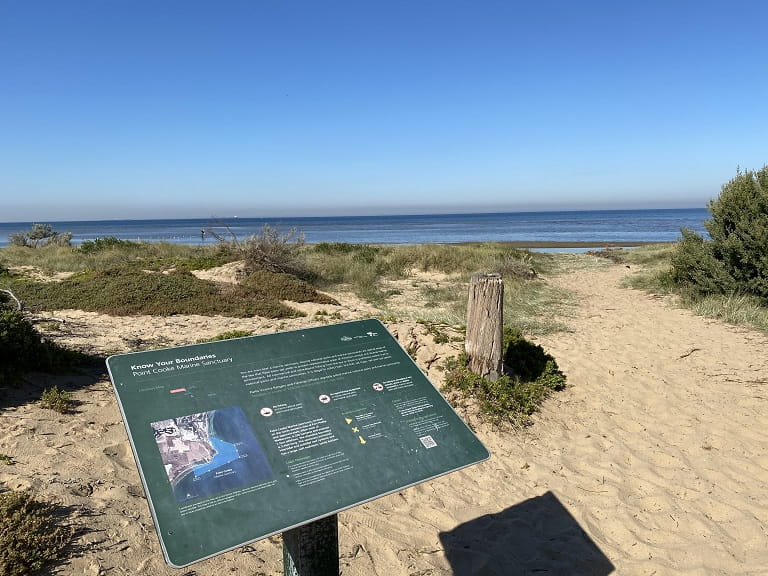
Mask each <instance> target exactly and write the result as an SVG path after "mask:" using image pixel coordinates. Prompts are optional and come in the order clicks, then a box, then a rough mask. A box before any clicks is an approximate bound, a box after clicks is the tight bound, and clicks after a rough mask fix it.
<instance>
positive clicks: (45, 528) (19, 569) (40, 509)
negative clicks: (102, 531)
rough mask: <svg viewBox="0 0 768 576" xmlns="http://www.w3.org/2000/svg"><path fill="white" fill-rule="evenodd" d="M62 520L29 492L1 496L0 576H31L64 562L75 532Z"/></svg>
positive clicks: (49, 506)
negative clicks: (54, 564) (56, 563)
mask: <svg viewBox="0 0 768 576" xmlns="http://www.w3.org/2000/svg"><path fill="white" fill-rule="evenodd" d="M60 516H61V513H60V511H59V508H58V507H57V506H56V505H54V504H50V503H45V502H40V501H37V500H35V499H34V498H33V497H32V496H31V495H30V494H28V493H26V492H13V491H8V492H0V574H3V576H30V575H34V574H38V573H40V572H41V571H42V570H43V569H44V568H48V567H50V565H51V564H53V563H55V562H57V561H60V560H63V559H64V558H65V556H66V549H67V546H68V545H69V543H70V542H71V541H72V539H73V537H74V529H73V528H72V527H71V526H66V525H63V523H62V522H61V518H60Z"/></svg>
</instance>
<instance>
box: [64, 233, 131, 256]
mask: <svg viewBox="0 0 768 576" xmlns="http://www.w3.org/2000/svg"><path fill="white" fill-rule="evenodd" d="M140 246H141V245H140V244H138V243H136V242H131V241H130V240H120V239H119V238H115V237H114V236H106V237H104V238H96V239H95V240H85V241H83V242H82V244H80V246H79V247H78V249H77V250H78V251H79V252H81V253H83V254H96V253H97V252H104V251H105V250H114V249H115V248H123V249H138V248H140Z"/></svg>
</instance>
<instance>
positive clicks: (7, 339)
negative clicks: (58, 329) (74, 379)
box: [0, 310, 87, 387]
mask: <svg viewBox="0 0 768 576" xmlns="http://www.w3.org/2000/svg"><path fill="white" fill-rule="evenodd" d="M86 361H87V356H85V355H83V354H80V353H79V352H75V351H72V350H66V349H64V348H61V347H59V346H57V345H56V344H54V343H52V342H48V341H46V340H44V339H43V338H42V337H41V336H40V334H39V333H38V332H37V330H35V328H34V327H33V326H32V324H30V322H29V321H28V320H27V319H26V318H25V317H24V315H23V314H22V313H21V312H19V311H17V310H0V387H2V386H15V385H17V384H18V382H19V379H20V377H21V375H22V374H24V373H26V372H30V371H33V370H38V371H42V372H47V371H58V370H66V369H70V368H74V367H75V366H79V365H82V364H84V363H85V362H86Z"/></svg>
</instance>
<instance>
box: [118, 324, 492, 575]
mask: <svg viewBox="0 0 768 576" xmlns="http://www.w3.org/2000/svg"><path fill="white" fill-rule="evenodd" d="M107 367H108V369H109V374H110V377H111V379H112V383H113V385H114V388H115V393H116V394H117V398H118V403H119V405H120V410H121V412H122V415H123V421H124V422H125V426H126V428H127V430H128V437H129V438H130V441H131V445H132V448H133V453H134V456H135V458H136V462H137V464H138V468H139V473H140V475H141V479H142V482H143V483H144V489H145V491H146V494H147V499H148V502H149V506H150V509H151V511H152V517H153V519H154V522H155V527H156V529H157V533H158V535H159V538H160V543H161V545H162V548H163V553H164V554H165V558H166V560H167V562H168V563H169V564H170V565H172V566H176V567H182V566H186V565H188V564H191V563H193V562H197V561H199V560H202V559H204V558H208V557H210V556H213V555H215V554H218V553H220V552H224V551H226V550H230V549H232V548H236V547H238V546H241V545H243V544H245V543H247V542H251V541H253V540H258V539H260V538H265V537H267V536H271V535H272V534H276V533H279V532H283V531H285V530H288V529H291V528H295V527H296V526H299V525H302V524H305V523H307V522H310V521H314V520H317V519H319V518H322V517H324V516H327V515H329V514H334V513H336V512H339V511H341V510H344V509H347V508H350V507H352V506H356V505H358V504H361V503H363V502H366V501H369V500H372V499H374V498H377V497H379V496H383V495H385V494H389V493H392V492H396V491H398V490H400V489H402V488H405V487H408V486H412V485H414V484H417V483H419V482H423V481H425V480H429V479H430V478H435V477H436V476H440V475H443V474H446V473H448V472H452V471H454V470H458V469H460V468H464V467H466V466H469V465H471V464H475V463H477V462H480V461H482V460H485V459H487V458H488V457H489V454H488V451H487V450H486V449H485V447H484V446H483V445H482V444H481V443H480V441H479V440H478V439H477V438H476V437H475V435H474V434H473V433H472V432H471V431H470V430H469V428H467V426H466V425H465V424H464V422H463V421H462V420H461V419H460V418H459V417H458V416H457V415H456V413H455V412H454V411H453V409H452V408H451V407H450V406H449V405H448V403H447V402H446V401H445V399H444V398H443V397H442V396H441V395H440V393H439V392H438V391H437V390H436V389H435V388H434V386H432V384H431V383H430V382H429V381H428V380H427V378H426V377H425V376H424V374H423V373H422V372H421V370H419V368H418V367H417V366H416V364H414V362H413V361H412V360H411V358H410V356H408V354H407V353H406V352H405V351H404V350H403V348H402V347H401V346H400V345H399V344H398V343H397V341H396V340H395V339H394V338H393V337H392V335H391V334H390V333H389V332H388V331H387V330H386V328H385V327H384V326H383V325H382V324H381V323H380V322H378V321H377V320H363V321H358V322H348V323H343V324H336V325H331V326H323V327H320V328H309V329H305V330H295V331H292V332H282V333H278V334H269V335H263V336H252V337H248V338H238V339H234V340H224V341H217V342H210V343H205V344H196V345H193V346H183V347H178V348H166V349H163V350H153V351H149V352H137V353H133V354H121V355H117V356H112V357H110V358H109V359H108V360H107Z"/></svg>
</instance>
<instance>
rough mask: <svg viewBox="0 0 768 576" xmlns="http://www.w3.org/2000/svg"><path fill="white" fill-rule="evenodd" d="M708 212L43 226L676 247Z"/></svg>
mask: <svg viewBox="0 0 768 576" xmlns="http://www.w3.org/2000/svg"><path fill="white" fill-rule="evenodd" d="M708 218H709V213H708V212H707V210H706V209H704V208H687V209H650V210H586V211H568V212H503V213H487V214H485V213H484V214H429V215H399V216H335V217H333V216H323V217H286V218H221V219H216V218H192V219H162V220H94V221H62V222H49V221H46V222H40V223H42V224H50V225H51V226H53V229H54V230H55V231H57V232H71V233H72V235H73V237H72V243H73V244H75V245H79V244H81V243H82V242H83V241H86V240H94V239H96V238H104V237H108V236H114V237H115V238H119V239H121V240H131V241H139V242H172V243H178V244H190V245H199V244H211V243H213V242H215V241H216V240H215V239H214V238H213V237H212V235H211V234H210V233H209V234H202V233H201V232H202V231H203V230H205V229H207V228H213V229H215V230H216V231H217V232H219V233H221V234H226V233H227V230H229V231H231V232H232V233H234V234H235V235H236V236H237V237H238V239H244V238H247V237H248V236H250V235H251V234H255V233H258V232H259V231H260V230H261V228H262V227H263V226H264V225H269V226H273V227H277V228H278V229H279V230H280V231H281V232H283V233H285V232H288V231H289V230H290V229H291V228H296V229H297V230H298V231H299V232H301V233H302V234H303V235H304V239H305V241H306V242H307V243H310V244H316V243H320V242H349V243H355V244H422V243H460V242H546V243H548V244H553V245H557V244H558V243H561V242H562V243H564V245H565V244H567V243H569V242H609V243H614V244H616V245H617V246H620V245H622V243H633V242H673V241H675V240H678V239H679V238H680V229H681V228H690V229H692V230H695V231H697V232H699V233H700V234H703V235H706V231H705V229H704V226H703V222H704V220H707V219H708ZM32 224H33V223H32V222H10V223H0V247H3V246H7V245H8V237H9V235H12V234H15V233H17V232H23V231H26V230H29V229H30V228H31V227H32Z"/></svg>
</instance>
